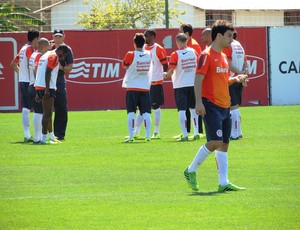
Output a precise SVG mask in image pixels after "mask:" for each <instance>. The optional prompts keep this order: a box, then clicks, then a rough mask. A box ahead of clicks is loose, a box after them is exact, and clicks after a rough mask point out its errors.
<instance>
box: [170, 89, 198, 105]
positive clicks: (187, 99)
mask: <svg viewBox="0 0 300 230" xmlns="http://www.w3.org/2000/svg"><path fill="white" fill-rule="evenodd" d="M174 95H175V101H176V107H177V109H178V111H179V110H187V109H189V108H191V109H194V108H195V104H196V100H195V91H194V86H190V87H183V88H177V89H174Z"/></svg>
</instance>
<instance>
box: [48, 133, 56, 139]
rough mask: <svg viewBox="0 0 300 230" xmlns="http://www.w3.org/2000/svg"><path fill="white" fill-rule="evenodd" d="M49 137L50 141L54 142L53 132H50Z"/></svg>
mask: <svg viewBox="0 0 300 230" xmlns="http://www.w3.org/2000/svg"><path fill="white" fill-rule="evenodd" d="M49 135H50V140H52V141H53V140H54V139H55V135H54V133H53V132H51V133H49Z"/></svg>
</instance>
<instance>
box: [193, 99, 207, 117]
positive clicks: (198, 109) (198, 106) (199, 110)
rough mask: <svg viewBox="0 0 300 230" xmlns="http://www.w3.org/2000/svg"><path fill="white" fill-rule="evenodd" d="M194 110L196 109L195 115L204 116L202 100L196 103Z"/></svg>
mask: <svg viewBox="0 0 300 230" xmlns="http://www.w3.org/2000/svg"><path fill="white" fill-rule="evenodd" d="M195 110H196V113H197V115H199V116H202V117H204V116H205V114H206V111H205V107H204V105H203V103H202V102H200V103H196V107H195Z"/></svg>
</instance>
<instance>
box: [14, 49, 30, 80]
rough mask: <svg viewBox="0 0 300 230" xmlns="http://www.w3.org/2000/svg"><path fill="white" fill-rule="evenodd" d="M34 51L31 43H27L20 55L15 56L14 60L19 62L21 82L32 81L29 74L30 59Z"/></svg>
mask: <svg viewBox="0 0 300 230" xmlns="http://www.w3.org/2000/svg"><path fill="white" fill-rule="evenodd" d="M33 52H34V49H33V47H32V46H31V45H29V44H26V45H24V46H23V47H22V48H21V49H20V52H19V53H18V55H17V56H16V57H15V58H14V62H16V63H18V64H19V68H20V70H19V82H30V76H29V68H28V66H29V59H30V57H31V55H32V53H33Z"/></svg>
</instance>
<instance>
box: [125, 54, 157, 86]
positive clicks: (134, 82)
mask: <svg viewBox="0 0 300 230" xmlns="http://www.w3.org/2000/svg"><path fill="white" fill-rule="evenodd" d="M151 65H152V64H151V55H150V53H149V52H148V51H129V52H127V53H126V55H125V58H124V59H123V62H122V66H123V67H127V70H126V73H125V77H124V79H123V83H122V87H123V88H126V89H127V90H135V91H149V90H150V67H151Z"/></svg>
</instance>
